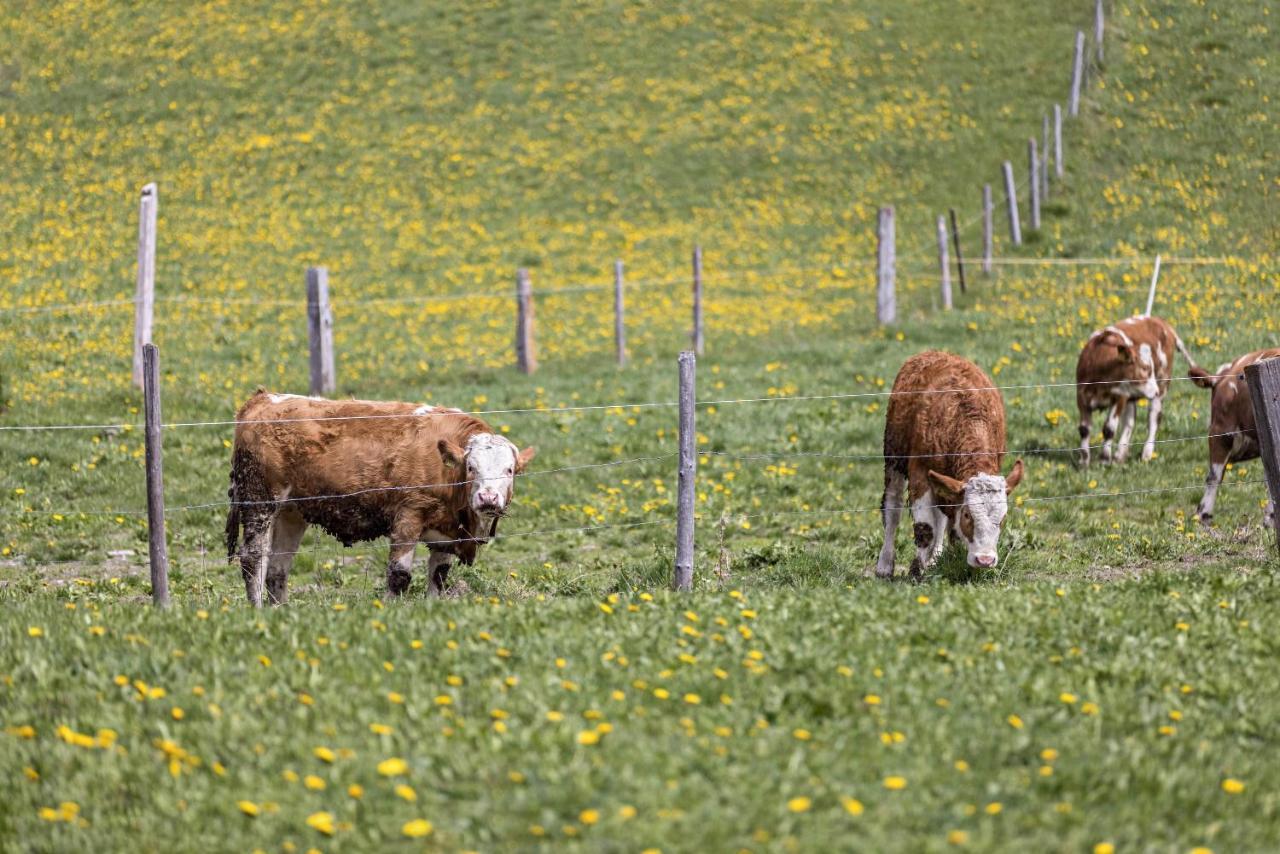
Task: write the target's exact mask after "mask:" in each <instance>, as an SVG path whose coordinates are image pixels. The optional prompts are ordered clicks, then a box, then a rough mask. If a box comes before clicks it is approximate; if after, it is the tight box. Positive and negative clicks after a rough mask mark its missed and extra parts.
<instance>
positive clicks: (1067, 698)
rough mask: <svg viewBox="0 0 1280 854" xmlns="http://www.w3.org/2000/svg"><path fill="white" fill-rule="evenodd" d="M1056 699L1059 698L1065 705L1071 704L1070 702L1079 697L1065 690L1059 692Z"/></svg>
mask: <svg viewBox="0 0 1280 854" xmlns="http://www.w3.org/2000/svg"><path fill="white" fill-rule="evenodd" d="M1058 699H1059V700H1061V701H1062V702H1064V703H1066V704H1067V705H1071V704H1072V703H1074V702H1075V701H1076V700H1077V699H1079V698H1078V697H1076V695H1075V694H1070V693H1067V692H1066V691H1064V692H1062V693H1061V694H1059V695H1058Z"/></svg>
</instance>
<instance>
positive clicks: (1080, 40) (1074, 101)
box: [1068, 30, 1084, 117]
mask: <svg viewBox="0 0 1280 854" xmlns="http://www.w3.org/2000/svg"><path fill="white" fill-rule="evenodd" d="M1083 82H1084V30H1076V53H1075V59H1074V60H1073V61H1072V63H1071V101H1070V102H1069V107H1068V112H1069V113H1070V115H1072V116H1073V117H1074V116H1078V115H1080V86H1081V84H1082V83H1083Z"/></svg>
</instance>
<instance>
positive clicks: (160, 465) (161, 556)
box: [142, 341, 169, 607]
mask: <svg viewBox="0 0 1280 854" xmlns="http://www.w3.org/2000/svg"><path fill="white" fill-rule="evenodd" d="M142 395H143V419H144V421H145V427H144V436H143V440H144V442H145V446H146V450H145V459H146V467H147V547H148V554H149V556H150V560H151V603H152V604H153V605H156V606H159V607H164V606H165V605H168V604H169V547H168V544H167V543H166V542H165V537H164V452H163V450H162V448H161V440H160V358H159V354H158V353H157V352H156V345H154V344H152V343H151V342H150V341H148V342H147V343H146V344H144V345H142Z"/></svg>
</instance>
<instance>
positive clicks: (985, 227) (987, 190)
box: [982, 184, 995, 276]
mask: <svg viewBox="0 0 1280 854" xmlns="http://www.w3.org/2000/svg"><path fill="white" fill-rule="evenodd" d="M994 220H995V205H994V204H993V203H992V201H991V185H990V184H983V185H982V272H983V274H984V275H987V276H990V275H991V255H992V250H993V249H994V243H995V234H994V231H995V222H994Z"/></svg>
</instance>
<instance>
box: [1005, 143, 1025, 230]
mask: <svg viewBox="0 0 1280 854" xmlns="http://www.w3.org/2000/svg"><path fill="white" fill-rule="evenodd" d="M1004 198H1005V201H1006V202H1007V203H1008V207H1009V239H1010V240H1012V241H1013V245H1014V246H1021V245H1022V226H1021V225H1020V224H1019V223H1018V192H1017V190H1016V189H1015V187H1014V185H1013V164H1012V163H1010V162H1009V161H1008V160H1006V161H1005V162H1004Z"/></svg>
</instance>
